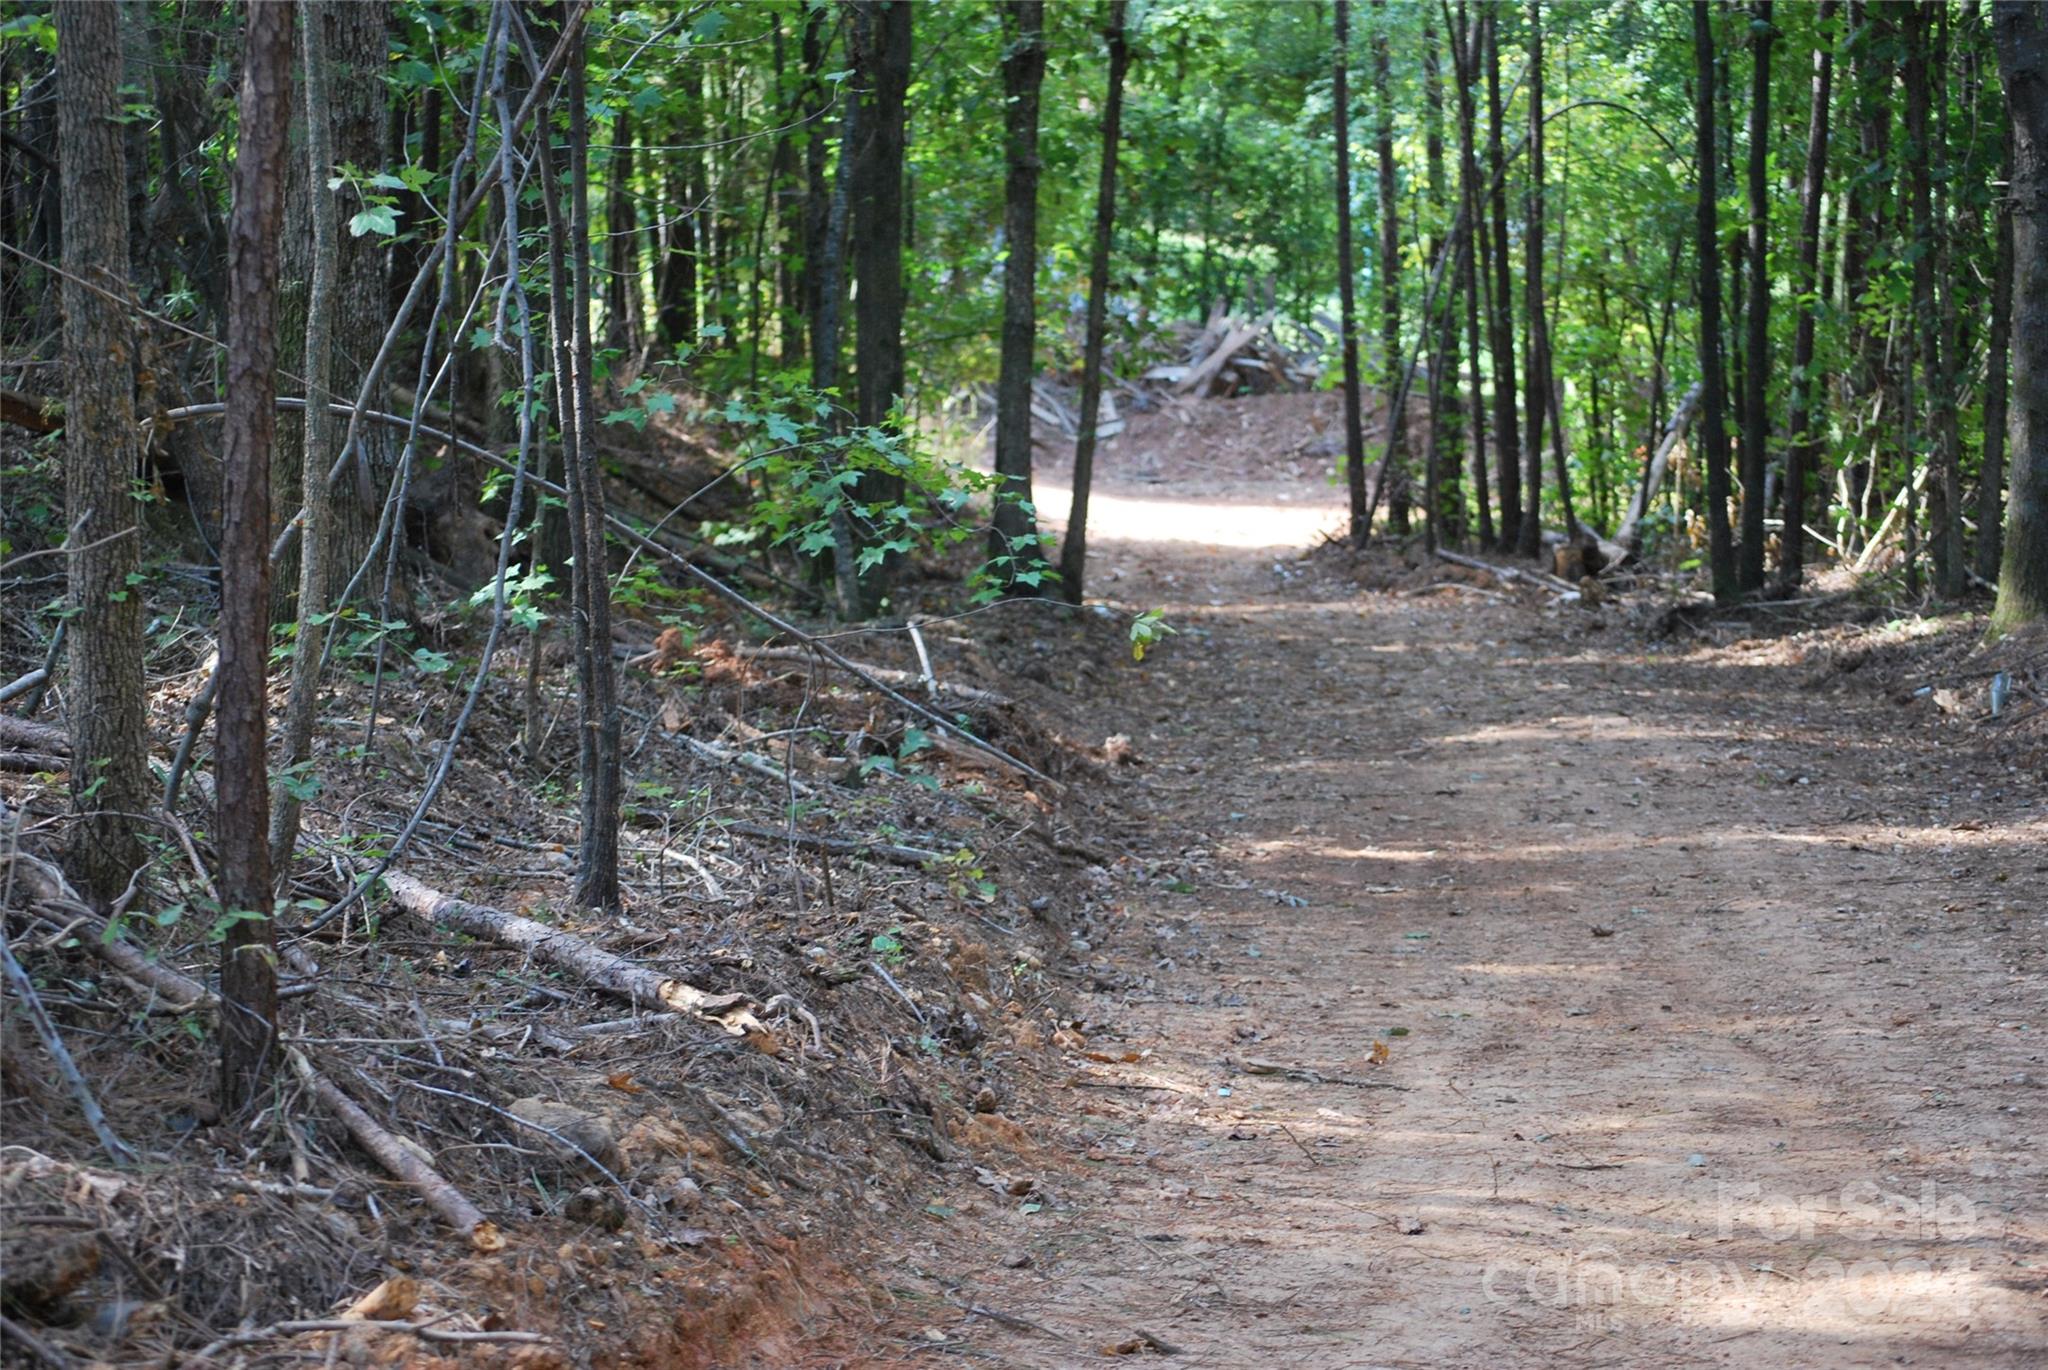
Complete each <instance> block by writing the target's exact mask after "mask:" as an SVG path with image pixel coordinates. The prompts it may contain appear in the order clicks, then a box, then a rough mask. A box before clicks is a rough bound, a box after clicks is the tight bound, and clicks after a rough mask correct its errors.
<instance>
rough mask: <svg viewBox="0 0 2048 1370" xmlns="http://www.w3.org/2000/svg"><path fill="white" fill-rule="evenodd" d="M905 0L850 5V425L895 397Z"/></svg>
mask: <svg viewBox="0 0 2048 1370" xmlns="http://www.w3.org/2000/svg"><path fill="white" fill-rule="evenodd" d="M910 19H911V5H910V0H861V3H860V4H858V5H857V6H856V7H855V10H854V27H855V31H856V34H857V41H856V42H855V45H854V50H855V61H856V63H857V70H858V72H859V77H860V81H861V86H862V90H861V95H860V99H861V111H860V121H859V122H860V136H859V138H858V139H857V140H856V142H855V146H854V157H853V184H852V185H851V186H850V187H849V188H848V194H849V195H850V197H851V203H852V213H853V229H854V231H853V271H854V279H855V280H856V281H857V282H858V288H857V289H856V290H855V292H854V297H853V328H854V345H855V352H854V395H855V400H854V421H855V422H856V423H859V424H861V425H863V426H868V427H880V426H881V425H883V424H885V423H887V422H888V420H889V415H890V413H891V411H892V410H894V408H895V407H896V403H897V401H898V400H900V399H901V398H902V397H903V393H904V362H903V308H904V287H903V149H904V126H905V120H906V117H907V105H906V102H905V97H906V95H907V94H908V92H909V89H910V62H911V49H910V44H911V23H910ZM853 494H854V495H855V497H856V498H858V499H859V500H861V501H863V502H870V503H871V502H876V501H882V502H894V501H895V500H896V499H897V498H899V497H900V496H901V494H902V482H901V481H900V480H898V479H896V478H894V477H889V476H884V475H879V474H875V473H868V474H864V475H862V477H861V483H860V485H859V486H857V487H855V490H854V491H853ZM893 570H894V563H893V561H884V562H883V563H882V564H881V565H880V566H878V567H877V568H876V569H875V573H874V574H873V575H871V576H870V577H867V578H865V579H864V580H863V582H862V584H861V590H860V593H861V603H860V605H859V606H858V607H859V610H860V611H861V613H862V614H865V613H867V612H870V611H872V610H873V609H874V608H875V606H876V604H877V602H878V601H879V599H880V596H881V593H882V587H883V585H884V584H886V583H887V580H888V577H889V575H890V573H891V572H892V571H893Z"/></svg>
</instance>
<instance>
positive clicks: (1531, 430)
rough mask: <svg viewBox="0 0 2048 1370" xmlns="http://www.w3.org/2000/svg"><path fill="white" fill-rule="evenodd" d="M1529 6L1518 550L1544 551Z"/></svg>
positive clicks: (1537, 100)
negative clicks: (1524, 361)
mask: <svg viewBox="0 0 2048 1370" xmlns="http://www.w3.org/2000/svg"><path fill="white" fill-rule="evenodd" d="M1539 3H1540V0H1530V5H1529V189H1528V195H1527V197H1526V205H1527V209H1526V212H1525V214H1524V224H1525V227H1524V228H1523V231H1522V248H1523V253H1524V256H1523V262H1522V290H1523V297H1524V302H1523V309H1524V314H1523V326H1524V328H1525V329H1526V330H1527V334H1526V336H1527V337H1528V340H1529V345H1528V354H1529V355H1528V364H1527V366H1525V367H1524V368H1523V376H1522V422H1523V423H1524V424H1525V425H1527V427H1526V428H1525V430H1524V431H1523V433H1522V480H1523V483H1524V485H1525V486H1526V487H1527V489H1526V490H1525V491H1524V498H1525V501H1526V502H1525V503H1524V504H1523V505H1522V526H1521V529H1520V532H1519V533H1518V535H1517V536H1516V538H1515V550H1516V551H1517V552H1519V553H1520V554H1521V555H1523V556H1525V557H1541V556H1542V555H1543V417H1544V415H1545V414H1546V413H1548V412H1549V409H1550V396H1549V390H1550V382H1549V377H1548V376H1547V375H1546V374H1545V373H1546V371H1547V370H1548V368H1547V367H1546V365H1545V358H1544V356H1543V176H1544V170H1543V15H1542V12H1541V10H1540V9H1538V4H1539Z"/></svg>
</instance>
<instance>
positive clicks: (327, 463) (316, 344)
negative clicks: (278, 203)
mask: <svg viewBox="0 0 2048 1370" xmlns="http://www.w3.org/2000/svg"><path fill="white" fill-rule="evenodd" d="M330 7H331V0H306V4H305V6H304V9H303V11H302V13H303V16H304V17H303V22H302V24H301V25H300V27H301V30H302V32H303V41H304V43H305V70H306V79H305V92H306V98H305V111H306V203H307V208H308V211H309V213H308V215H307V217H308V218H309V219H310V220H311V223H312V247H313V252H312V261H311V263H310V264H309V266H310V274H309V276H308V280H307V283H306V341H305V352H304V354H303V355H304V358H305V360H304V363H303V365H304V367H305V373H306V412H305V421H304V427H303V430H302V431H303V434H304V442H303V446H302V448H301V461H300V462H299V489H300V500H301V503H302V504H303V505H304V506H305V520H306V529H307V533H306V534H303V535H301V537H300V539H299V545H300V560H299V594H298V606H297V620H298V631H297V633H296V634H295V635H294V637H293V639H292V676H291V690H290V694H289V695H288V696H287V698H286V702H285V721H284V733H283V738H282V745H281V747H280V749H279V752H280V754H279V757H278V763H279V770H280V773H281V774H286V775H287V783H285V784H283V785H280V786H278V789H277V793H276V795H275V796H274V798H275V801H276V805H275V807H274V808H273V809H272V811H271V816H270V838H269V841H270V864H271V868H272V870H273V871H274V872H289V871H290V869H291V860H292V850H293V848H294V847H295V846H296V845H297V842H298V832H299V800H298V798H297V795H298V793H300V792H302V785H301V784H300V783H298V782H299V781H300V780H301V779H302V778H303V777H295V776H290V775H289V773H290V772H291V771H293V770H294V769H295V768H302V769H305V770H310V768H311V763H312V741H313V724H314V721H315V715H316V713H317V712H318V704H319V693H320V655H321V645H322V643H323V642H324V641H325V640H326V636H327V634H326V624H325V618H326V614H327V565H326V553H327V551H328V550H329V548H330V547H331V539H330V538H329V537H328V536H327V529H328V525H329V523H330V522H331V521H332V519H333V517H334V513H333V496H332V492H331V490H330V488H329V486H328V484H327V471H328V468H329V467H331V466H333V465H334V458H335V456H336V452H335V448H336V447H337V446H339V444H340V440H341V422H340V419H339V417H338V416H337V415H335V414H333V413H331V412H329V410H328V405H329V403H330V402H332V401H333V399H334V392H333V388H332V386H331V385H330V384H329V382H328V378H329V376H330V374H331V363H332V360H333V354H334V258H335V252H336V239H337V238H338V236H339V230H338V227H337V224H336V220H337V219H338V217H339V216H338V214H337V213H336V210H335V192H334V191H332V190H329V189H328V188H327V181H328V179H329V178H330V177H331V176H332V175H333V174H334V165H335V163H334V151H333V139H332V135H331V130H330V128H329V121H330V119H331V118H332V110H331V108H330V104H329V99H328V89H329V87H328V77H329V71H328V63H329V60H330V59H329V57H328V55H327V36H326V28H327V19H326V11H327V10H328V9H329V8H330ZM357 75H358V76H360V73H358V74H357ZM345 79H346V77H345ZM350 398H351V402H353V396H351V397H350Z"/></svg>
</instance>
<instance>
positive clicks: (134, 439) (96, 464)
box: [56, 0, 153, 908]
mask: <svg viewBox="0 0 2048 1370" xmlns="http://www.w3.org/2000/svg"><path fill="white" fill-rule="evenodd" d="M56 20H57V32H58V42H57V130H58V141H59V142H60V143H61V145H62V152H61V162H60V166H59V170H58V175H59V177H60V178H61V181H62V186H61V194H62V199H63V213H64V229H65V232H64V234H63V260H64V269H65V271H66V272H68V273H69V278H67V279H66V280H65V281H64V283H63V292H62V294H63V302H64V357H65V368H64V370H65V382H66V384H65V411H64V452H65V460H64V499H65V518H66V520H67V522H68V524H69V526H70V529H71V533H70V538H69V545H70V547H71V548H73V549H75V550H72V551H70V552H69V553H68V554H67V555H66V558H65V560H66V564H67V570H68V578H67V590H66V602H67V607H68V609H69V611H70V613H71V619H70V631H69V633H68V635H67V636H68V641H69V647H68V650H69V652H70V685H69V688H68V689H67V691H66V695H65V704H66V708H67V712H68V713H69V714H70V725H71V755H72V757H73V762H72V766H71V802H72V807H73V809H74V810H75V811H76V812H77V813H78V814H79V816H80V819H81V821H80V822H79V823H78V825H77V827H76V828H75V829H74V832H73V837H72V844H71V849H70V857H71V868H72V870H73V872H74V873H75V874H76V876H77V878H78V884H79V886H80V888H81V890H82V891H83V892H84V894H85V895H86V897H87V898H88V899H90V900H92V901H93V903H95V904H96V905H98V906H99V907H101V908H105V907H106V906H107V905H108V904H110V903H111V902H113V900H115V899H116V898H118V897H119V896H120V894H121V892H122V890H123V889H125V888H126V886H127V884H128V878H129V876H130V875H132V874H133V873H134V871H135V869H136V868H137V867H138V866H140V865H142V863H143V861H144V860H145V859H146V858H145V854H144V852H143V850H142V844H141V842H140V841H139V840H138V839H137V836H136V829H135V821H136V820H135V815H138V814H141V813H145V812H147V811H148V810H149V809H150V808H151V807H152V806H153V804H152V796H151V795H150V792H149V790H150V786H149V734H148V732H147V731H146V729H145V726H144V719H143V677H142V647H143V643H142V597H141V595H140V594H139V593H137V586H138V584H139V583H140V580H141V576H140V571H141V565H142V549H141V546H140V542H141V538H140V532H141V529H140V526H139V524H138V522H137V519H136V509H137V505H136V503H135V500H134V499H133V498H132V496H131V493H130V489H131V486H132V485H133V483H134V481H135V480H136V478H137V476H138V475H139V474H140V463H141V457H142V445H141V442H140V440H139V437H140V430H139V429H138V428H137V427H136V423H135V369H134V368H135V357H134V352H133V340H132V339H133V335H132V332H131V329H130V325H129V321H128V319H127V317H126V315H125V312H124V311H123V309H122V307H121V306H120V305H119V304H117V303H115V301H114V300H110V299H108V298H106V297H105V296H103V295H100V294H98V293H96V292H95V291H93V290H92V289H89V288H88V286H87V285H86V284H84V283H86V282H90V283H91V284H93V285H97V286H99V287H100V288H101V289H104V290H109V291H111V292H113V294H114V295H116V296H119V297H122V298H125V297H126V296H127V294H128V276H127V266H128V214H127V210H126V208H125V207H124V206H123V204H122V201H121V193H122V187H123V186H125V185H126V184H127V157H126V155H125V154H124V153H123V151H122V146H121V42H120V25H121V11H120V10H119V9H118V8H116V7H115V6H113V5H107V4H102V3H99V2H98V0H64V2H63V3H61V4H59V5H57V6H56Z"/></svg>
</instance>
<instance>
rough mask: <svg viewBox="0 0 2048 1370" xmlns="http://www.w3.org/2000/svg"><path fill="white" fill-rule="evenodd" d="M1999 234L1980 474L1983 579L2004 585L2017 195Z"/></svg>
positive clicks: (2000, 211)
mask: <svg viewBox="0 0 2048 1370" xmlns="http://www.w3.org/2000/svg"><path fill="white" fill-rule="evenodd" d="M2000 179H2001V180H2003V181H2005V182H2006V184H2007V185H2010V184H2011V183H2012V133H2011V130H2010V129H2008V130H2007V132H2006V141H2005V170H2004V173H2003V174H2002V175H2001V177H2000ZM1992 212H1993V213H1994V214H1995V215H1996V216H1997V219H1996V227H1995V228H1994V229H1993V230H1992V231H1993V233H1994V234H1995V236H1996V245H1995V247H1994V248H1993V257H1992V268H1991V337H1990V343H1989V354H1988V355H1987V356H1986V358H1985V361H1984V459H1983V461H1982V462H1981V463H1980V464H1979V467H1978V473H1977V567H1976V569H1977V577H1978V579H1980V580H1982V581H1984V582H1985V583H1986V584H1988V585H1996V584H1997V583H1998V562H1999V555H2000V553H2001V552H2002V551H2003V550H2004V545H2005V539H2004V537H2003V533H2004V529H2005V443H2006V431H2005V430H2006V424H2007V420H2008V411H2007V397H2008V389H2007V387H2008V385H2009V384H2010V378H2011V373H2012V293H2013V290H2012V285H2013V260H2012V197H2011V196H2010V195H2005V196H2001V197H1999V200H1998V204H1997V206H1996V207H1995V209H1994V210H1993V211H1992Z"/></svg>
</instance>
